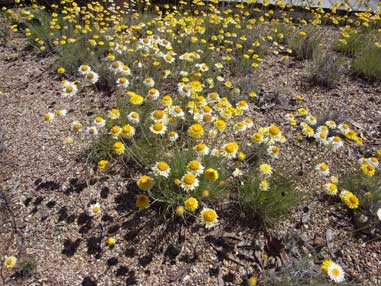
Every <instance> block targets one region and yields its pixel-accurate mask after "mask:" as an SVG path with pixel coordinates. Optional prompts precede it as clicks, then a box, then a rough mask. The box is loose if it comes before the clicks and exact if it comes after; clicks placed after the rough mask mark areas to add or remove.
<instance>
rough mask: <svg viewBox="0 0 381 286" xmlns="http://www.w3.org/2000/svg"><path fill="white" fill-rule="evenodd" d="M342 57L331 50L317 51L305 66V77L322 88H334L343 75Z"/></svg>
mask: <svg viewBox="0 0 381 286" xmlns="http://www.w3.org/2000/svg"><path fill="white" fill-rule="evenodd" d="M343 61H344V60H343V58H341V57H338V56H337V55H335V54H334V53H332V52H328V51H326V52H317V53H315V54H314V56H313V59H312V62H311V63H310V64H309V65H308V66H307V72H308V74H307V79H308V80H309V82H311V83H312V84H316V85H319V86H321V87H324V88H334V87H335V86H336V84H337V82H338V81H339V80H340V78H341V77H342V75H343V72H344V69H343Z"/></svg>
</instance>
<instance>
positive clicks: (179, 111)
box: [169, 105, 184, 118]
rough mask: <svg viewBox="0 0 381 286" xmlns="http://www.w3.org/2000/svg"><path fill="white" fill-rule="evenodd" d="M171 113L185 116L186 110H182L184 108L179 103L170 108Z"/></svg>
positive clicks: (178, 116) (175, 115)
mask: <svg viewBox="0 0 381 286" xmlns="http://www.w3.org/2000/svg"><path fill="white" fill-rule="evenodd" d="M169 114H170V115H171V116H173V117H175V118H184V111H183V110H182V108H181V107H180V106H178V105H176V106H172V107H171V108H170V109H169Z"/></svg>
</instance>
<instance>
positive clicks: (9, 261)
mask: <svg viewBox="0 0 381 286" xmlns="http://www.w3.org/2000/svg"><path fill="white" fill-rule="evenodd" d="M16 262H17V258H16V257H15V256H6V257H5V261H4V266H5V268H7V269H12V268H13V267H15V265H16Z"/></svg>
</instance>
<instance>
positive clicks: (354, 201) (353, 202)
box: [342, 191, 359, 209]
mask: <svg viewBox="0 0 381 286" xmlns="http://www.w3.org/2000/svg"><path fill="white" fill-rule="evenodd" d="M342 200H343V202H344V203H345V204H346V205H347V207H348V208H350V209H357V208H358V206H359V199H358V197H357V196H356V195H354V194H353V193H351V192H348V191H347V192H345V194H344V196H343V197H342Z"/></svg>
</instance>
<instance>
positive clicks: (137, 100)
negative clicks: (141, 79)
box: [130, 94, 144, 105]
mask: <svg viewBox="0 0 381 286" xmlns="http://www.w3.org/2000/svg"><path fill="white" fill-rule="evenodd" d="M143 101H144V97H143V96H141V95H139V94H133V95H132V96H130V102H131V104H133V105H141V104H142V103H143Z"/></svg>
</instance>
